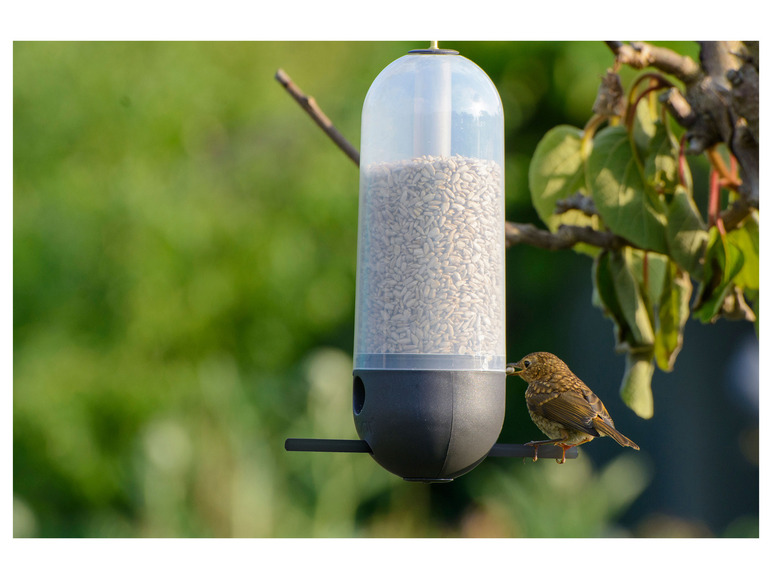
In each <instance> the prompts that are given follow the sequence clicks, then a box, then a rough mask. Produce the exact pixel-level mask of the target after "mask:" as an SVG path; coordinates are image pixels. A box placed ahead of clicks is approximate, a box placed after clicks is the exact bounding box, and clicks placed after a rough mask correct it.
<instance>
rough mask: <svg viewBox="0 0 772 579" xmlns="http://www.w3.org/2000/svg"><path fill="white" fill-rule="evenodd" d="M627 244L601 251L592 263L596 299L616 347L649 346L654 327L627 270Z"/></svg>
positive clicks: (634, 282) (628, 268)
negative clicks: (609, 324) (610, 326)
mask: <svg viewBox="0 0 772 579" xmlns="http://www.w3.org/2000/svg"><path fill="white" fill-rule="evenodd" d="M630 251H631V250H630V248H627V249H626V250H623V251H620V252H616V251H615V252H604V253H602V254H600V255H599V256H598V258H597V259H596V260H595V264H594V278H595V291H596V298H597V299H596V301H597V302H598V303H599V305H600V306H601V308H602V309H603V311H604V314H605V315H606V316H608V317H610V318H611V320H612V321H613V322H614V329H615V337H616V348H617V351H638V350H641V349H644V350H647V349H651V347H652V346H653V344H654V329H653V325H652V322H651V318H650V317H649V311H648V308H647V307H646V303H645V301H644V300H643V298H642V296H641V292H640V290H639V286H638V283H637V281H636V279H635V277H634V275H633V273H632V272H631V270H630V263H629V259H630V257H629V255H630Z"/></svg>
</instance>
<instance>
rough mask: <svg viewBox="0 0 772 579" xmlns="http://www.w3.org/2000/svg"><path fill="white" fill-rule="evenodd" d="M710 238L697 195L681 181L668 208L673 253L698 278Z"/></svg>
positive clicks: (701, 272) (668, 234)
mask: <svg viewBox="0 0 772 579" xmlns="http://www.w3.org/2000/svg"><path fill="white" fill-rule="evenodd" d="M707 241H708V232H707V228H706V227H705V223H704V222H703V220H702V217H701V216H700V212H699V210H698V209H697V205H696V204H695V203H694V199H693V198H692V196H691V194H690V193H689V192H688V191H687V190H686V189H685V188H684V187H683V186H681V185H678V186H677V187H676V188H675V191H674V193H673V198H672V199H671V201H670V204H669V206H668V210H667V242H668V246H669V247H670V257H672V258H673V261H675V262H676V263H677V264H678V265H680V266H681V267H682V268H683V269H685V270H686V271H688V272H689V273H690V274H691V275H693V276H694V277H695V278H697V279H701V278H702V274H703V271H702V267H701V265H700V258H701V257H702V254H703V252H704V250H705V245H706V243H707Z"/></svg>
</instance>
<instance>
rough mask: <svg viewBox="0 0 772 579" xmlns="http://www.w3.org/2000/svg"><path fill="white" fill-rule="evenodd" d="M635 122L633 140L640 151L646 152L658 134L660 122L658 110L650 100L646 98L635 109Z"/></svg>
mask: <svg viewBox="0 0 772 579" xmlns="http://www.w3.org/2000/svg"><path fill="white" fill-rule="evenodd" d="M635 121H636V122H635V124H634V125H633V139H634V140H635V145H636V147H638V150H640V151H645V150H646V149H648V148H649V146H650V143H651V140H652V139H653V138H654V135H655V134H656V132H657V122H658V116H657V109H656V107H655V106H653V105H652V103H651V100H650V99H648V98H644V99H643V100H641V101H640V102H639V103H638V106H637V107H635Z"/></svg>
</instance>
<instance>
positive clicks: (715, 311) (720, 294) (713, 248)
mask: <svg viewBox="0 0 772 579" xmlns="http://www.w3.org/2000/svg"><path fill="white" fill-rule="evenodd" d="M742 268H743V253H742V251H741V250H740V248H739V247H737V246H736V245H735V244H734V243H733V242H732V241H731V240H730V239H728V236H727V239H724V238H722V237H721V235H719V232H718V230H717V229H716V228H715V227H712V228H711V229H710V232H709V238H708V249H707V251H706V252H705V264H704V271H703V274H702V283H701V284H700V288H699V292H698V295H697V300H696V303H695V310H694V317H695V318H697V319H698V320H700V321H701V322H703V323H708V322H714V321H716V319H717V318H718V316H719V314H720V313H721V307H722V306H723V303H724V299H725V298H726V296H727V295H728V294H729V292H730V291H732V287H733V286H734V284H733V280H734V278H735V277H736V276H737V274H739V273H740V270H742Z"/></svg>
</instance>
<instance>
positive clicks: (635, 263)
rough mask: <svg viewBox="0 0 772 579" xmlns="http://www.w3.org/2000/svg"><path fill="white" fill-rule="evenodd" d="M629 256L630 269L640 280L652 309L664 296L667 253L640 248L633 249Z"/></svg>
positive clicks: (639, 284) (643, 293) (640, 285)
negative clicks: (646, 250)
mask: <svg viewBox="0 0 772 579" xmlns="http://www.w3.org/2000/svg"><path fill="white" fill-rule="evenodd" d="M629 256H630V271H631V272H632V274H633V276H634V277H635V279H636V281H637V282H638V286H639V287H640V290H641V295H642V296H643V298H644V299H645V300H646V302H647V305H648V306H649V308H650V310H651V308H654V307H655V306H656V305H657V304H658V303H659V300H660V297H661V296H662V292H663V290H664V287H665V277H666V275H667V268H668V262H669V260H668V258H667V256H665V255H662V254H659V253H652V252H645V251H641V250H639V249H632V250H631V251H630V254H629ZM644 264H645V265H644ZM644 268H645V272H646V273H645V274H644ZM652 317H653V315H652Z"/></svg>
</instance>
